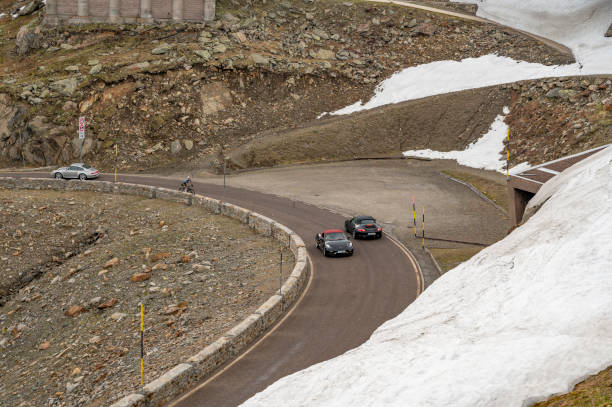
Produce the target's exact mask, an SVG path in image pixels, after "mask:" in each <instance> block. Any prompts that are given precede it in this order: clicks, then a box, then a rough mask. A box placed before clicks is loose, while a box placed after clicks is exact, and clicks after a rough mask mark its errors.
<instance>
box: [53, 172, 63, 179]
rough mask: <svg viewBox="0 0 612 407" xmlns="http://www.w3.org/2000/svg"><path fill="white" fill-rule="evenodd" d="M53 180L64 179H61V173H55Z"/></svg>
mask: <svg viewBox="0 0 612 407" xmlns="http://www.w3.org/2000/svg"><path fill="white" fill-rule="evenodd" d="M55 178H56V179H62V178H64V177H62V174H61V173H59V172H56V173H55Z"/></svg>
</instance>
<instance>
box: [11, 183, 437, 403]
mask: <svg viewBox="0 0 612 407" xmlns="http://www.w3.org/2000/svg"><path fill="white" fill-rule="evenodd" d="M14 174H15V173H14ZM7 175H8V174H7ZM14 176H16V177H28V176H34V177H41V176H42V177H47V176H48V174H46V173H44V174H41V173H29V174H28V173H18V174H15V175H14ZM101 179H102V180H112V179H113V177H112V175H110V176H109V175H102V177H101ZM119 180H121V181H125V182H132V183H134V184H147V185H151V186H158V187H165V188H171V189H173V188H174V186H175V185H178V183H179V182H177V180H176V179H174V178H170V177H158V176H151V175H145V174H139V175H135V174H122V175H120V177H119ZM69 183H71V184H73V183H77V184H78V183H82V182H81V181H76V182H69ZM93 183H95V181H94V182H88V183H85V182H83V184H93ZM195 185H196V190H198V191H205V194H206V195H207V196H210V197H215V198H217V199H218V200H221V198H222V197H223V199H222V200H223V201H224V202H228V201H229V202H233V203H235V204H237V205H240V206H242V207H244V208H249V210H252V211H257V212H258V213H262V214H264V215H265V216H268V217H269V218H271V219H272V218H273V219H278V220H279V221H281V222H283V224H285V225H288V226H290V227H291V229H292V230H295V231H298V232H299V233H300V235H301V236H310V235H314V234H315V232H316V230H317V229H318V228H321V227H327V226H328V225H330V224H334V223H339V222H341V219H342V217H341V216H340V215H339V214H338V213H337V212H335V211H333V212H332V211H330V210H329V209H323V208H320V207H318V206H315V205H311V204H306V203H302V202H299V201H298V203H299V205H298V206H297V209H296V205H295V202H292V201H291V200H289V199H287V198H282V197H280V196H278V195H276V196H274V195H271V194H269V193H262V192H256V191H248V190H245V189H241V188H233V187H228V189H227V194H226V192H225V189H224V188H223V187H222V186H219V185H214V184H210V183H201V182H195ZM141 188H143V187H141ZM144 188H146V187H144ZM171 192H172V193H174V192H175V191H171ZM268 192H270V191H268ZM226 198H227V199H226ZM223 207H224V208H228V207H231V205H229V204H228V205H224V206H223ZM334 212H335V213H334ZM392 242H393V241H392ZM393 243H394V244H389V240H387V239H381V240H378V241H372V242H369V243H360V242H358V246H360V248H359V251H358V253H357V255H356V256H353V257H349V258H343V259H335V261H328V259H323V258H319V256H315V257H316V258H308V260H309V264H311V266H312V269H311V273H310V279H309V282H308V286H309V287H310V289H309V290H308V291H303V293H302V295H301V296H300V298H299V300H298V301H299V305H300V306H299V307H297V306H294V307H293V308H292V310H291V314H287V315H286V316H285V317H284V318H283V319H282V321H281V322H277V324H276V325H275V326H274V328H273V329H270V330H269V331H268V332H267V333H266V334H265V335H266V337H265V338H260V339H261V340H257V342H256V345H251V346H250V348H249V349H248V351H244V352H243V353H242V354H239V355H238V354H236V355H233V357H234V358H235V360H234V361H232V362H231V364H230V362H229V361H228V362H226V365H224V367H222V368H223V371H218V374H215V373H213V374H214V375H215V376H214V377H210V378H209V380H207V382H209V383H207V385H206V386H198V387H195V388H190V389H185V390H186V391H188V393H186V394H184V395H183V396H181V397H180V398H179V399H177V400H176V402H177V405H179V406H180V407H192V406H198V407H203V406H215V407H220V406H227V407H233V406H236V405H239V404H241V403H242V402H243V401H244V400H246V399H248V398H249V397H251V396H252V395H253V394H255V393H257V392H259V391H262V390H263V389H264V388H266V387H267V386H268V385H270V384H272V383H273V382H275V381H276V380H278V379H280V378H281V377H284V376H286V375H289V374H291V373H294V372H296V371H299V370H302V369H304V368H306V367H308V366H311V365H313V364H316V363H319V362H322V361H324V360H328V359H331V358H333V357H336V356H339V355H340V354H343V353H344V352H346V351H348V350H350V349H353V348H355V347H357V346H359V345H361V344H362V343H363V342H365V341H366V340H367V339H368V338H369V337H370V335H371V334H372V333H373V332H374V330H376V328H378V327H379V326H380V325H381V324H382V323H384V322H385V321H387V320H389V319H391V318H394V317H395V316H397V315H398V314H399V313H401V312H402V311H403V310H404V309H405V308H406V307H407V306H408V305H409V304H410V303H412V302H413V301H414V300H415V299H416V297H417V295H418V293H420V292H421V291H422V287H423V282H424V283H425V286H427V279H425V281H423V276H422V275H421V270H420V267H419V268H418V269H417V268H415V267H414V265H415V264H417V265H418V264H419V262H420V261H421V258H422V257H423V255H422V254H421V252H420V251H419V252H418V253H412V254H413V255H414V257H412V258H411V257H409V256H407V253H410V252H409V251H408V249H406V247H403V245H401V244H400V245H398V244H395V242H393ZM402 243H404V242H402ZM398 249H400V250H398ZM402 249H403V250H402ZM306 250H307V252H308V253H309V254H310V255H311V256H312V255H313V254H314V253H315V249H314V245H313V244H310V243H308V244H306ZM317 253H318V251H317ZM415 259H417V261H416V262H415ZM383 262H384V263H383ZM427 263H428V262H427ZM381 264H385V267H380V265H381ZM315 268H316V270H317V272H316V273H314V272H313V271H314V269H315ZM279 355H280V357H279ZM189 367H190V366H189V365H187V366H177V368H176V370H175V371H174V372H172V373H173V375H182V377H185V378H186V379H189V375H190V374H191V373H190V371H189ZM183 369H185V370H183ZM173 377H174V376H173ZM169 379H170V381H172V380H173V379H172V377H170V378H169ZM204 379H205V380H206V378H204ZM192 385H193V386H195V385H196V383H192ZM130 397H131V399H128V400H125V401H126V402H130V403H138V402H141V403H143V404H144V405H149V403H148V401H147V400H146V399H144V400H143V399H141V395H132V396H130ZM177 397H178V395H177ZM143 404H140V405H143ZM125 405H126V406H130V405H139V404H125Z"/></svg>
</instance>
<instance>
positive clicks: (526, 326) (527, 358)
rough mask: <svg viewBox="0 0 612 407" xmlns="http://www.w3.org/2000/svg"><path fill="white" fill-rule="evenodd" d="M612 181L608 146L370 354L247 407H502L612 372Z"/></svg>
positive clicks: (438, 286)
mask: <svg viewBox="0 0 612 407" xmlns="http://www.w3.org/2000/svg"><path fill="white" fill-rule="evenodd" d="M611 180H612V147H608V148H607V149H605V150H603V151H601V152H599V153H596V154H594V155H593V156H591V157H589V158H587V159H586V160H584V161H583V162H582V163H581V164H580V165H576V166H573V167H570V168H569V169H567V170H565V171H564V172H562V173H561V174H560V175H558V176H557V177H556V179H555V184H556V187H555V188H553V189H551V190H545V189H543V190H542V191H541V192H539V193H538V194H537V195H536V196H535V198H534V202H540V203H541V202H544V201H545V203H544V204H543V205H542V207H541V208H540V210H539V211H538V212H537V213H536V214H535V215H533V216H532V217H531V218H530V219H529V220H528V221H527V222H526V223H525V224H524V225H523V226H521V227H519V228H517V229H515V230H514V231H513V232H512V233H511V234H510V235H509V236H507V237H506V238H505V239H503V240H502V241H500V242H498V243H496V244H494V245H492V246H490V247H488V248H486V249H484V250H483V251H481V252H480V253H479V254H477V255H476V256H474V257H473V258H472V259H470V260H468V261H467V262H465V263H463V264H461V265H460V266H458V267H456V268H455V269H453V270H451V271H449V272H448V273H446V274H444V275H443V276H442V277H440V278H439V279H438V280H437V281H436V282H434V283H433V284H432V285H431V286H430V287H429V288H428V289H427V290H425V292H424V293H423V294H422V295H421V296H420V297H419V298H418V299H417V300H416V301H415V302H414V303H413V304H411V305H410V306H409V307H408V308H407V309H406V310H405V311H404V312H402V313H401V314H400V315H399V316H397V317H396V318H394V319H392V320H390V321H388V322H386V323H385V324H383V325H382V326H381V327H380V328H378V329H377V330H376V331H375V332H374V333H373V335H372V336H371V338H370V339H369V340H368V341H367V342H366V343H364V344H363V345H361V346H359V347H358V348H356V349H353V350H351V351H348V352H346V353H345V354H343V355H341V356H338V357H336V358H334V359H331V360H328V361H326V362H322V363H319V364H317V365H314V366H311V367H309V368H307V369H305V370H302V371H300V372H297V373H294V374H292V375H290V376H287V377H285V378H283V379H280V380H279V381H277V382H276V383H274V384H272V385H271V386H269V387H268V388H267V389H266V390H264V391H263V392H261V393H258V394H257V395H255V396H254V397H253V398H251V399H250V400H248V401H247V402H245V403H244V404H243V405H244V406H247V407H253V406H277V405H283V406H331V407H334V406H349V405H352V406H430V407H437V406H440V407H443V406H444V407H446V406H454V407H479V406H483V407H484V406H487V407H497V406H499V407H505V406H521V405H529V404H530V403H532V402H535V401H538V400H543V399H546V398H547V397H548V396H550V395H552V394H558V393H566V392H568V391H569V390H570V389H571V388H572V386H573V385H574V384H575V383H576V382H578V381H580V380H581V379H582V378H584V377H585V376H588V375H591V374H595V373H597V372H599V371H601V370H603V369H604V368H606V367H607V366H610V365H612V312H611V311H610V310H612V296H611V295H610V293H611V292H612V271H611V270H612V250H610V241H611V240H612V199H611V197H612V181H611ZM546 198H548V199H547V200H546Z"/></svg>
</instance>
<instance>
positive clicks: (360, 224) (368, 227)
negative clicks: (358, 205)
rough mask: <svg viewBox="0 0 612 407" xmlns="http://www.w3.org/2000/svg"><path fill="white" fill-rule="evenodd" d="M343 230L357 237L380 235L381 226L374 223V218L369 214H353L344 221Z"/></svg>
mask: <svg viewBox="0 0 612 407" xmlns="http://www.w3.org/2000/svg"><path fill="white" fill-rule="evenodd" d="M344 230H346V232H347V233H350V234H352V235H353V237H354V238H357V237H374V238H376V239H380V238H381V237H382V226H380V225H378V224H377V223H376V219H374V218H373V217H371V216H364V215H362V216H355V217H354V218H353V219H347V220H345V221H344Z"/></svg>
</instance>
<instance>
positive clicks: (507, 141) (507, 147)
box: [506, 127, 510, 179]
mask: <svg viewBox="0 0 612 407" xmlns="http://www.w3.org/2000/svg"><path fill="white" fill-rule="evenodd" d="M506 179H510V127H508V135H507V136H506Z"/></svg>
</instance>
